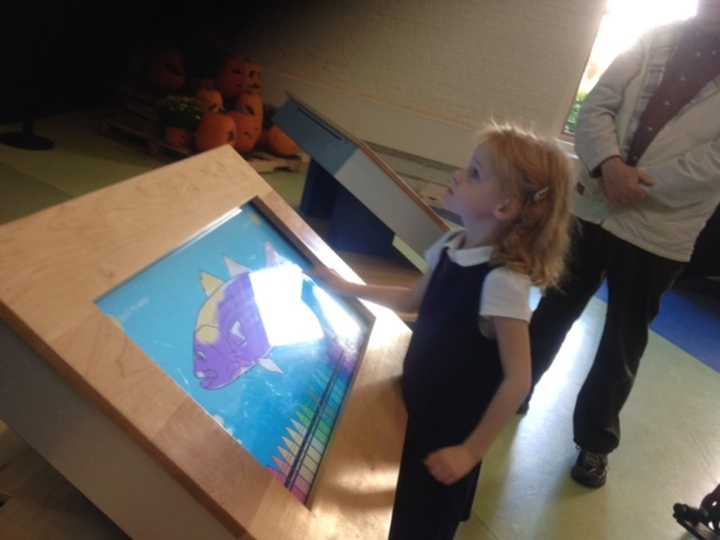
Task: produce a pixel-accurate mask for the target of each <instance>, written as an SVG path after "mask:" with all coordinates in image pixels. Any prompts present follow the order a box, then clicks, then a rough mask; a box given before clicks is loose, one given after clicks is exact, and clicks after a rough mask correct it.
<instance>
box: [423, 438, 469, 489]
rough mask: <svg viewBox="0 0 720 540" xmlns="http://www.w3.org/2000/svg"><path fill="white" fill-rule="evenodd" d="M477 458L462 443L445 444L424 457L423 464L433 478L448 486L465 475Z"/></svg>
mask: <svg viewBox="0 0 720 540" xmlns="http://www.w3.org/2000/svg"><path fill="white" fill-rule="evenodd" d="M478 463H479V460H478V459H477V458H476V457H475V455H474V454H473V453H472V452H471V451H470V449H469V448H468V447H467V446H466V445H464V444H459V445H457V446H446V447H445V448H441V449H440V450H436V451H435V452H433V453H432V454H430V455H428V457H427V458H425V465H426V466H427V468H428V470H429V471H430V474H432V475H433V477H434V478H435V480H437V481H438V482H440V483H442V484H445V485H446V486H449V485H450V484H454V483H455V482H457V481H458V480H460V479H461V478H463V477H465V476H466V475H467V474H468V473H469V472H470V471H471V470H472V469H473V467H475V465H477V464H478Z"/></svg>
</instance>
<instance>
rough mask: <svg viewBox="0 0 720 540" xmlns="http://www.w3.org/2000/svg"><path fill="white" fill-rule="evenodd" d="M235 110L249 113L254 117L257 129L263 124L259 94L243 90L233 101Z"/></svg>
mask: <svg viewBox="0 0 720 540" xmlns="http://www.w3.org/2000/svg"><path fill="white" fill-rule="evenodd" d="M235 110H237V111H240V112H243V113H245V114H249V115H251V116H252V117H253V118H254V119H255V123H256V125H257V129H258V131H259V130H261V129H262V125H263V103H262V96H261V95H260V94H252V93H249V92H243V93H242V94H240V97H238V98H237V101H235Z"/></svg>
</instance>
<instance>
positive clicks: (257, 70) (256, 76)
mask: <svg viewBox="0 0 720 540" xmlns="http://www.w3.org/2000/svg"><path fill="white" fill-rule="evenodd" d="M243 72H244V83H243V90H245V92H252V93H255V94H261V93H262V90H263V80H262V68H261V67H260V64H254V63H253V62H248V61H247V60H246V61H245V62H243Z"/></svg>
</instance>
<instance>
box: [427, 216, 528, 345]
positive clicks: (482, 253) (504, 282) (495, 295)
mask: <svg viewBox="0 0 720 540" xmlns="http://www.w3.org/2000/svg"><path fill="white" fill-rule="evenodd" d="M464 239H465V231H463V230H462V229H461V230H455V231H450V232H448V233H446V234H445V235H443V236H442V237H441V238H440V239H439V240H438V241H437V242H435V243H434V244H433V245H432V246H430V248H429V249H428V250H427V251H426V252H425V260H426V261H427V264H428V267H429V271H430V272H432V271H433V270H435V267H436V266H437V264H438V262H439V261H440V254H441V253H442V250H443V248H444V247H445V246H447V248H448V249H447V254H448V257H449V258H450V260H451V261H453V262H454V263H456V264H459V265H460V266H474V265H476V264H482V263H485V262H487V261H489V260H490V257H491V256H492V252H493V248H492V246H480V247H473V248H460V247H459V246H461V245H462V244H463V241H464ZM530 286H531V283H530V278H529V277H528V276H526V275H525V274H521V273H520V272H515V271H514V270H510V269H509V268H505V267H503V266H500V267H498V268H494V269H493V270H491V271H490V272H489V273H488V275H487V277H486V278H485V282H484V284H483V290H482V295H481V301H480V313H478V316H479V317H478V325H479V327H480V330H481V331H482V333H483V334H484V335H485V336H486V337H492V336H493V327H492V325H491V324H490V321H489V318H490V317H508V318H510V319H520V320H523V321H526V322H529V321H530V317H531V316H532V310H531V309H530Z"/></svg>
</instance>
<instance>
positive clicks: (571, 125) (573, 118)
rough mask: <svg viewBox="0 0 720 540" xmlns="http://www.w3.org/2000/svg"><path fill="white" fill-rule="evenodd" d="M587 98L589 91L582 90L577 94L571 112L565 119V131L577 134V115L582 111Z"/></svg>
mask: <svg viewBox="0 0 720 540" xmlns="http://www.w3.org/2000/svg"><path fill="white" fill-rule="evenodd" d="M585 98H587V92H582V91H581V92H578V93H577V96H575V102H574V103H573V105H572V107H571V108H570V114H569V115H568V117H567V120H566V121H565V130H564V131H565V133H570V134H572V135H574V134H575V129H576V128H577V117H578V114H579V113H580V108H581V107H582V104H583V103H584V102H585Z"/></svg>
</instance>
